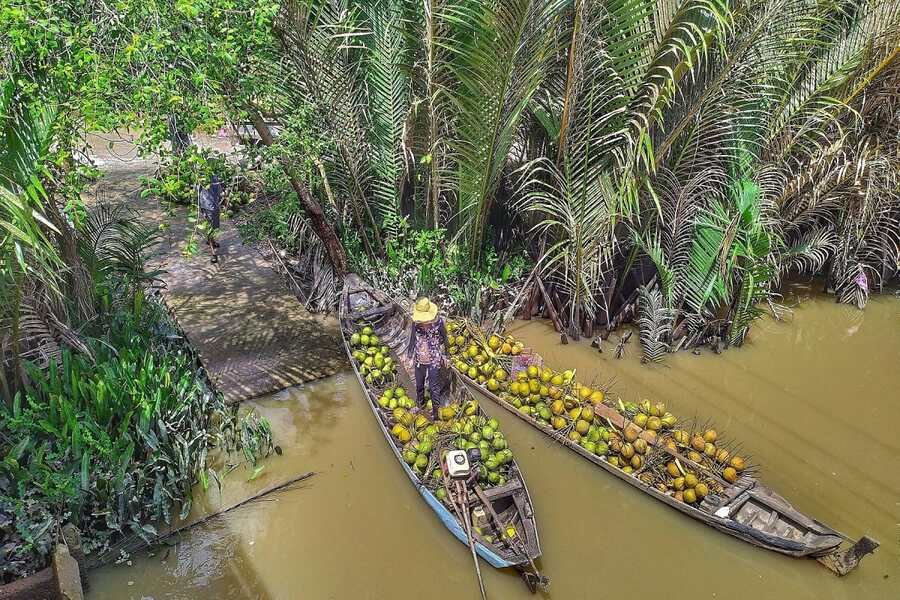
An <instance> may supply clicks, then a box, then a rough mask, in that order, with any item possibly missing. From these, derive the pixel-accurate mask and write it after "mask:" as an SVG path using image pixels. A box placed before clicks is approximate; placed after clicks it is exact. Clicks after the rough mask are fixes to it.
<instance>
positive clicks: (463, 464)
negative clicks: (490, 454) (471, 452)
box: [445, 450, 472, 479]
mask: <svg viewBox="0 0 900 600" xmlns="http://www.w3.org/2000/svg"><path fill="white" fill-rule="evenodd" d="M445 461H446V463H447V474H448V475H450V478H451V479H467V478H468V477H469V475H470V474H471V472H472V469H471V466H470V465H469V457H468V455H467V454H466V452H465V450H451V451H450V452H448V453H447V457H446V458H445Z"/></svg>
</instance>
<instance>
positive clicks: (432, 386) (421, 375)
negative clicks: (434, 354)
mask: <svg viewBox="0 0 900 600" xmlns="http://www.w3.org/2000/svg"><path fill="white" fill-rule="evenodd" d="M439 372H440V365H420V364H416V404H418V405H419V406H420V407H422V408H424V407H425V376H426V375H427V376H428V392H429V393H430V394H431V413H432V414H433V415H435V418H436V415H437V411H438V405H439V404H440V391H441V390H440V382H439V381H438V373H439Z"/></svg>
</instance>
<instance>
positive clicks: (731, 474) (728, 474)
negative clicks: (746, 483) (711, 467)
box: [722, 467, 737, 483]
mask: <svg viewBox="0 0 900 600" xmlns="http://www.w3.org/2000/svg"><path fill="white" fill-rule="evenodd" d="M722 479H724V480H725V481H727V482H728V483H734V482H735V481H737V471H735V470H734V468H733V467H725V469H724V470H723V471H722Z"/></svg>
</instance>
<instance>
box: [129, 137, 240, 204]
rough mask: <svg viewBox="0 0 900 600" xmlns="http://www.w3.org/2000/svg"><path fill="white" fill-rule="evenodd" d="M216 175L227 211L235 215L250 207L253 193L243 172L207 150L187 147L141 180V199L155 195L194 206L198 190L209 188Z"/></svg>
mask: <svg viewBox="0 0 900 600" xmlns="http://www.w3.org/2000/svg"><path fill="white" fill-rule="evenodd" d="M213 175H217V176H218V177H219V180H220V181H222V183H223V185H224V187H225V194H226V199H227V208H228V210H230V211H232V212H234V211H236V210H239V209H240V208H241V207H242V206H245V205H247V204H249V203H250V202H251V201H252V199H253V197H254V192H253V190H252V189H251V188H252V187H253V186H252V185H249V184H250V183H251V182H250V181H249V180H248V179H247V177H246V173H243V172H242V171H241V169H239V168H238V166H237V165H235V164H233V163H231V162H229V161H228V159H227V157H226V156H225V155H224V154H222V153H220V152H216V151H215V150H211V149H209V148H200V147H198V146H195V145H192V146H188V147H187V149H186V150H185V152H184V153H183V154H181V155H175V154H167V155H165V156H164V157H163V158H162V159H161V160H160V165H159V168H158V169H157V171H156V174H155V175H154V176H153V177H142V178H141V181H142V184H143V186H144V189H143V190H142V191H141V197H144V198H146V197H148V196H154V197H156V198H158V199H159V200H161V201H163V202H170V203H173V204H182V205H193V204H196V202H197V190H198V186H199V187H209V184H210V182H211V181H212V176H213Z"/></svg>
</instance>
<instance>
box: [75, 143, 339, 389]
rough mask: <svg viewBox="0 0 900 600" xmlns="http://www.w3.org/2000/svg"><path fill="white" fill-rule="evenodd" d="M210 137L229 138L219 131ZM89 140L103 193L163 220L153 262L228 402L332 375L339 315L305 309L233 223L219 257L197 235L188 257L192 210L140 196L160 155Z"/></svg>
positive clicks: (103, 198) (225, 226)
mask: <svg viewBox="0 0 900 600" xmlns="http://www.w3.org/2000/svg"><path fill="white" fill-rule="evenodd" d="M204 141H205V142H207V143H210V142H211V143H212V144H213V145H216V146H219V145H222V146H223V148H224V147H227V145H228V142H227V140H222V139H217V138H207V139H206V140H204ZM91 145H92V147H93V148H94V149H95V152H94V154H95V160H97V162H98V163H99V165H100V167H101V168H102V169H103V171H104V173H105V175H104V177H103V179H102V180H101V181H100V182H99V184H98V186H97V189H96V192H95V193H96V198H97V200H98V201H99V202H106V203H110V202H112V203H117V202H122V201H126V202H128V204H129V205H130V206H132V207H133V208H134V209H135V210H137V211H138V213H139V215H140V217H141V218H142V219H146V220H147V221H148V222H155V223H160V224H163V229H162V231H161V235H162V241H161V243H160V244H159V246H158V248H157V252H156V253H155V256H154V257H153V259H152V261H151V266H153V267H157V268H160V269H163V270H164V271H165V272H164V273H163V275H162V276H161V278H162V280H163V282H164V284H165V287H164V289H163V292H162V295H163V299H164V300H165V302H166V304H167V306H168V307H169V309H170V310H171V311H172V313H173V314H174V315H175V318H176V319H177V321H178V323H179V325H180V326H181V328H182V330H183V331H184V332H185V334H186V335H187V337H188V339H189V340H190V342H191V344H192V345H193V346H194V348H195V349H196V350H197V351H198V353H199V355H200V359H201V361H202V362H203V365H204V367H205V368H206V370H207V372H208V374H209V376H210V378H211V379H212V380H213V382H214V384H215V385H216V387H217V388H218V390H219V391H220V392H221V393H222V394H223V395H224V397H225V400H226V401H227V402H230V403H233V402H240V401H242V400H247V399H249V398H255V397H257V396H260V395H263V394H267V393H271V392H274V391H278V390H280V389H283V388H286V387H290V386H293V385H297V384H300V383H306V382H308V381H312V380H314V379H319V378H322V377H327V376H329V375H333V374H334V373H336V372H337V371H339V370H341V369H342V368H343V367H344V366H345V360H346V358H345V356H344V353H343V350H342V349H341V347H340V342H339V340H340V333H339V329H338V323H337V320H336V319H334V318H331V317H323V316H320V315H314V314H311V313H309V312H308V311H306V310H305V309H304V308H303V306H302V304H301V303H300V302H299V301H298V300H297V299H296V298H295V297H294V295H293V294H292V293H291V292H290V291H288V290H287V288H286V287H285V285H284V284H283V282H282V280H281V278H280V276H279V275H278V274H276V273H275V272H274V271H273V270H272V269H271V268H270V267H269V265H268V263H267V262H266V261H264V260H263V259H262V257H260V256H259V254H258V253H257V252H256V251H255V250H254V249H253V248H251V247H249V246H245V245H244V244H243V243H242V242H241V239H240V237H239V235H238V233H237V230H236V229H235V228H234V226H233V224H232V223H231V221H229V220H223V223H222V232H221V236H220V237H219V242H220V244H221V247H220V249H219V262H218V264H212V263H211V262H210V259H209V255H208V253H207V252H206V247H205V244H204V243H203V241H202V240H200V239H198V240H197V244H198V246H199V248H200V249H199V252H197V254H196V255H195V256H194V257H186V256H185V253H184V250H185V247H186V245H187V243H188V240H189V238H190V235H191V233H190V232H191V227H190V224H189V222H188V214H189V210H191V209H188V208H186V207H178V208H177V209H175V211H174V213H170V214H166V212H165V210H164V208H163V207H162V206H160V205H159V203H158V202H156V201H155V200H153V199H146V200H143V199H141V198H140V196H139V188H140V183H139V178H140V176H141V175H145V174H148V173H151V172H152V171H153V168H154V162H153V161H152V160H141V159H138V158H136V156H135V153H134V150H133V146H132V145H131V144H130V143H129V142H128V141H127V140H124V141H118V140H117V141H116V142H115V143H114V144H113V147H112V148H108V147H107V139H104V138H99V137H95V138H93V139H91ZM192 210H194V211H196V207H194V208H193V209H192Z"/></svg>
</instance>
